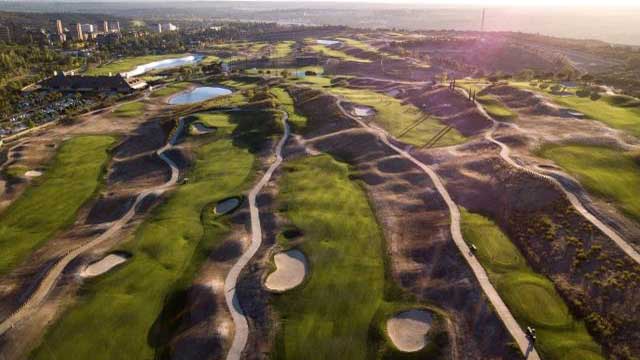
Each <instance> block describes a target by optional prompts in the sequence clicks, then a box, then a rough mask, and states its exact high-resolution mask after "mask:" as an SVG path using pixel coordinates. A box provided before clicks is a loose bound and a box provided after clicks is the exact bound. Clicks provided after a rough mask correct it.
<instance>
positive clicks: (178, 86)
mask: <svg viewBox="0 0 640 360" xmlns="http://www.w3.org/2000/svg"><path fill="white" fill-rule="evenodd" d="M190 85H192V84H191V83H188V82H178V83H173V84H169V85H167V86H165V87H163V88H162V89H158V90H156V91H154V92H152V93H151V97H162V96H169V95H173V94H175V93H178V92H180V91H184V90H185V89H186V88H188V87H189V86H190Z"/></svg>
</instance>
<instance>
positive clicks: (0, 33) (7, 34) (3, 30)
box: [0, 24, 11, 43]
mask: <svg viewBox="0 0 640 360" xmlns="http://www.w3.org/2000/svg"><path fill="white" fill-rule="evenodd" d="M0 41H2V42H5V43H10V42H11V29H9V27H8V26H5V25H2V24H0Z"/></svg>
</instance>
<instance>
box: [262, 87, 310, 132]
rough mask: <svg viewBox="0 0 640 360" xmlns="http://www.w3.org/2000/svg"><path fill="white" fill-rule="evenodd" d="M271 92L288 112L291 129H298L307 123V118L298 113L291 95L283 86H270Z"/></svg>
mask: <svg viewBox="0 0 640 360" xmlns="http://www.w3.org/2000/svg"><path fill="white" fill-rule="evenodd" d="M270 91H271V93H272V94H273V95H274V96H275V97H276V99H277V100H278V103H280V105H281V106H283V107H284V110H285V111H286V112H287V113H289V123H290V124H291V125H292V126H293V129H294V130H296V131H300V130H302V129H304V127H305V126H306V125H307V118H306V117H305V116H303V115H301V114H299V113H298V112H297V111H296V109H295V106H294V102H293V99H292V98H291V95H289V93H288V92H287V91H286V90H285V89H283V88H275V87H274V88H271V90H270Z"/></svg>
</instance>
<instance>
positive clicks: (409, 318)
mask: <svg viewBox="0 0 640 360" xmlns="http://www.w3.org/2000/svg"><path fill="white" fill-rule="evenodd" d="M431 322H432V319H431V314H429V313H428V312H426V311H424V310H409V311H405V312H401V313H399V314H397V315H396V316H394V317H392V318H391V319H389V320H387V333H388V334H389V338H391V341H392V342H393V345H395V346H396V347H397V348H398V350H400V351H404V352H414V351H419V350H421V349H422V348H424V347H425V346H426V345H427V339H426V335H427V333H428V332H429V329H431Z"/></svg>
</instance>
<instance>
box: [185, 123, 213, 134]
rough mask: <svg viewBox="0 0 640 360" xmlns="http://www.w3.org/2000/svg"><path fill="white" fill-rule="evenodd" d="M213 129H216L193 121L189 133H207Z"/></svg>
mask: <svg viewBox="0 0 640 360" xmlns="http://www.w3.org/2000/svg"><path fill="white" fill-rule="evenodd" d="M214 131H216V128H212V127H208V126H207V125H205V124H202V123H195V124H193V125H191V133H192V134H193V135H203V134H209V133H212V132H214Z"/></svg>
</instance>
